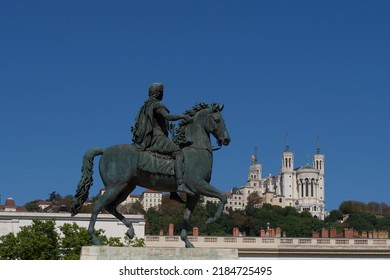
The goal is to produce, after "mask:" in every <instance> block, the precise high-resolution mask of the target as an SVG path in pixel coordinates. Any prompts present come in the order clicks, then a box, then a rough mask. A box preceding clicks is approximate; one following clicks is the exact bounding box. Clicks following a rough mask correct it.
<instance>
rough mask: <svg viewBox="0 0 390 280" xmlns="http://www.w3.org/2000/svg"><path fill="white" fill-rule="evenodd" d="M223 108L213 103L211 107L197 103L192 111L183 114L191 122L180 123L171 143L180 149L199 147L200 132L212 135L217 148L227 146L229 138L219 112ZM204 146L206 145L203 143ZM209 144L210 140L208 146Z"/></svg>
mask: <svg viewBox="0 0 390 280" xmlns="http://www.w3.org/2000/svg"><path fill="white" fill-rule="evenodd" d="M222 109H223V106H221V105H219V104H217V103H214V104H212V105H211V106H210V105H208V104H206V103H198V104H196V105H195V106H194V107H193V108H192V109H190V110H188V111H187V112H185V114H186V115H188V116H190V117H191V118H193V121H192V122H190V123H188V122H187V121H182V122H181V123H180V124H179V127H178V128H177V130H176V134H175V137H174V139H173V141H174V142H175V143H176V144H178V145H179V146H180V147H185V146H188V145H192V144H194V143H196V144H195V145H196V146H198V147H199V144H201V143H199V142H201V141H202V139H204V138H202V136H201V134H202V133H201V131H203V132H204V133H205V135H210V134H212V135H213V136H214V137H215V139H217V143H218V145H219V146H222V145H225V146H227V145H229V143H230V137H229V133H228V132H227V130H226V126H225V120H224V119H223V117H222V114H221V111H222ZM187 128H188V129H187ZM205 144H206V143H205ZM209 144H210V139H209V141H208V145H209Z"/></svg>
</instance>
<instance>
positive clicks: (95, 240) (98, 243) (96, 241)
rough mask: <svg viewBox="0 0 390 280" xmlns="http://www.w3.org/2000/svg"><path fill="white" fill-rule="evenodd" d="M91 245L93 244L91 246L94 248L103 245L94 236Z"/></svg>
mask: <svg viewBox="0 0 390 280" xmlns="http://www.w3.org/2000/svg"><path fill="white" fill-rule="evenodd" d="M92 244H93V245H96V246H100V245H103V244H102V242H101V241H100V239H99V238H97V237H96V236H93V237H92Z"/></svg>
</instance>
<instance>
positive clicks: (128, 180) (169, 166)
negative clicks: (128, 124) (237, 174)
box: [71, 83, 230, 248]
mask: <svg viewBox="0 0 390 280" xmlns="http://www.w3.org/2000/svg"><path fill="white" fill-rule="evenodd" d="M163 93H164V86H163V85H162V84H161V83H153V84H151V86H150V87H149V96H148V99H147V100H146V101H145V103H144V105H143V106H142V107H141V109H140V111H139V113H138V115H137V117H136V121H135V125H134V126H133V127H132V132H133V138H132V140H133V143H132V144H120V145H115V146H111V147H108V148H92V149H90V150H88V151H87V152H86V153H85V155H84V157H83V164H82V169H81V172H82V176H81V179H80V182H79V184H78V187H77V190H76V194H75V196H74V199H73V201H72V207H71V214H72V216H74V215H77V214H78V213H79V212H80V210H81V208H82V206H83V204H84V202H85V201H86V200H87V199H88V195H89V189H90V187H91V186H92V183H93V178H92V175H93V162H94V158H95V157H96V156H101V158H100V161H99V173H100V177H101V179H102V181H103V184H104V186H105V189H106V191H105V192H104V194H103V195H102V196H100V197H99V198H98V199H97V200H96V202H95V203H94V205H93V210H92V214H91V219H90V223H89V226H88V232H89V234H90V235H91V237H92V242H93V244H94V245H100V244H101V241H100V240H99V238H98V237H97V236H96V234H95V230H94V227H95V223H96V219H97V216H98V214H99V213H100V211H101V210H103V209H105V210H107V211H108V212H109V213H111V214H112V215H114V216H115V217H116V218H118V219H119V220H120V221H122V222H123V224H124V225H126V227H127V228H128V230H127V236H128V237H129V238H130V239H132V238H133V237H134V228H133V226H132V223H131V221H130V220H129V219H127V218H125V217H124V216H123V215H122V214H121V213H119V212H118V210H117V206H118V205H119V204H120V203H121V202H123V201H124V200H125V199H126V198H127V197H128V195H129V194H130V193H131V192H132V191H133V190H134V189H135V188H136V186H141V187H144V188H147V189H151V190H155V191H159V192H169V193H170V198H171V199H174V200H176V201H178V202H180V203H185V210H184V218H183V221H184V222H183V228H182V231H181V235H180V237H181V240H182V241H183V242H184V243H185V247H187V248H192V247H194V246H193V244H192V243H191V242H189V240H188V238H187V230H188V229H189V222H190V218H191V216H192V213H193V211H194V208H195V206H196V204H197V203H198V202H199V199H200V196H201V195H202V196H208V197H214V198H217V199H219V201H220V203H219V206H218V209H217V211H216V213H215V214H214V216H213V217H210V218H209V219H208V220H207V221H206V223H207V224H210V223H213V222H215V221H216V220H217V219H219V218H220V216H221V215H222V212H223V210H224V207H225V204H226V201H227V197H226V195H225V194H224V193H223V192H221V191H219V190H218V189H217V188H215V187H214V186H212V185H210V181H211V173H212V163H213V150H214V149H213V147H212V144H211V140H210V135H213V136H214V137H215V139H216V141H217V144H218V146H220V147H221V146H222V145H225V146H227V145H229V143H230V137H229V133H228V131H227V129H226V126H225V121H224V119H223V117H222V114H221V111H222V110H223V105H220V104H217V103H213V104H211V105H209V104H205V103H198V104H196V105H195V106H193V107H192V108H191V109H190V110H187V111H186V112H185V113H184V114H178V115H175V114H170V112H169V110H168V109H167V108H166V107H165V106H164V105H163V104H162V102H161V101H162V99H163ZM179 120H180V122H179V124H178V127H177V129H176V133H175V135H174V137H173V139H172V140H170V139H169V137H168V132H169V128H170V123H169V122H171V121H179ZM178 192H180V193H185V194H186V200H185V201H183V200H182V198H181V197H180V196H179V195H178V194H177V193H178Z"/></svg>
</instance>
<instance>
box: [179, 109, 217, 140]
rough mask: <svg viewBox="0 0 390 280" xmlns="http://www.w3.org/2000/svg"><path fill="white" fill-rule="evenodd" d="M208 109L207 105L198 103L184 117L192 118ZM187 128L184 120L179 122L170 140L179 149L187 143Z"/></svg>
mask: <svg viewBox="0 0 390 280" xmlns="http://www.w3.org/2000/svg"><path fill="white" fill-rule="evenodd" d="M208 108H211V106H210V105H209V104H207V103H204V102H200V103H197V104H195V105H194V106H193V107H192V108H191V109H189V110H187V111H185V112H184V115H188V116H190V117H191V118H192V117H194V116H195V114H196V113H197V112H199V111H201V110H203V109H208ZM187 126H188V122H187V121H186V120H181V121H180V122H179V124H178V127H177V128H176V131H175V135H174V137H173V139H172V140H173V142H174V143H175V144H176V145H178V146H179V147H182V146H183V145H185V144H186V143H187V140H186V134H185V132H186V128H187Z"/></svg>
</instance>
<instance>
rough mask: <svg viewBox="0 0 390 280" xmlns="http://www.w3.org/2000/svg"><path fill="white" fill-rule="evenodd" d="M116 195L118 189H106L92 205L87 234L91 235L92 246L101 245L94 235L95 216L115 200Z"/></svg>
mask: <svg viewBox="0 0 390 280" xmlns="http://www.w3.org/2000/svg"><path fill="white" fill-rule="evenodd" d="M118 193H119V190H118V189H112V188H107V190H106V192H105V193H104V194H103V195H102V196H101V197H99V198H98V200H96V202H95V203H94V205H93V209H92V215H91V220H90V222H89V226H88V233H89V234H90V235H91V237H92V244H94V245H102V242H101V241H100V239H99V238H98V237H97V235H96V234H95V223H96V220H97V216H98V215H99V213H100V211H102V209H103V208H105V207H106V206H107V205H109V204H110V203H112V202H113V201H114V200H115V199H116V198H117V196H118Z"/></svg>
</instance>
